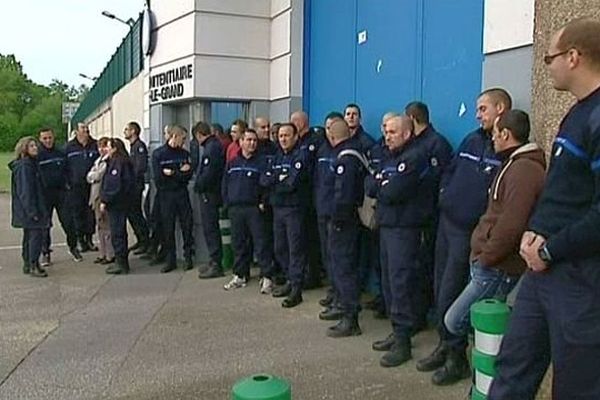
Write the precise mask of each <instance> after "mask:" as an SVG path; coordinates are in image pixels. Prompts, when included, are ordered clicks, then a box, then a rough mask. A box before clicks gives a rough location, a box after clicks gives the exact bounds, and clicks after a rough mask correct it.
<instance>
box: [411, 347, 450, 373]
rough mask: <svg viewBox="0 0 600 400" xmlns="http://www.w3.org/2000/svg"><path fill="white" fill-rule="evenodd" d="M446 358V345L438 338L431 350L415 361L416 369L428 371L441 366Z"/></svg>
mask: <svg viewBox="0 0 600 400" xmlns="http://www.w3.org/2000/svg"><path fill="white" fill-rule="evenodd" d="M447 358H448V347H447V346H446V343H444V342H443V341H441V340H440V342H439V343H438V345H437V347H436V348H435V350H433V352H432V353H431V354H430V355H428V356H427V357H425V358H424V359H422V360H419V361H417V371H421V372H430V371H435V370H436V369H438V368H440V367H442V366H443V365H444V364H445V363H446V359H447Z"/></svg>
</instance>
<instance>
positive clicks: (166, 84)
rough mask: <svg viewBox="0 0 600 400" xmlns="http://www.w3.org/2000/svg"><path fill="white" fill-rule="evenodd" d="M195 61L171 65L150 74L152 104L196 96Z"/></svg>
mask: <svg viewBox="0 0 600 400" xmlns="http://www.w3.org/2000/svg"><path fill="white" fill-rule="evenodd" d="M193 72H194V68H193V63H191V62H186V63H184V64H178V65H176V66H169V67H167V68H166V69H165V70H164V71H161V72H153V73H152V74H151V75H150V93H149V96H150V104H158V103H163V102H166V101H174V100H182V99H186V98H190V97H193V96H194V93H193V91H194V73H193Z"/></svg>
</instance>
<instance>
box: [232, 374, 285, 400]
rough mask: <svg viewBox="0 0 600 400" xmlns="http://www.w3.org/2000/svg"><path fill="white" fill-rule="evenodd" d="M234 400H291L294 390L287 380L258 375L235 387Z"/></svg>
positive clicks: (239, 382) (240, 382) (242, 381)
mask: <svg viewBox="0 0 600 400" xmlns="http://www.w3.org/2000/svg"><path fill="white" fill-rule="evenodd" d="M231 399H232V400H291V399H292V389H291V388H290V384H289V383H287V382H286V381H285V380H283V379H280V378H277V377H276V376H272V375H269V374H257V375H252V376H250V377H248V378H244V379H242V380H240V381H238V382H237V383H236V384H235V385H233V389H232V391H231Z"/></svg>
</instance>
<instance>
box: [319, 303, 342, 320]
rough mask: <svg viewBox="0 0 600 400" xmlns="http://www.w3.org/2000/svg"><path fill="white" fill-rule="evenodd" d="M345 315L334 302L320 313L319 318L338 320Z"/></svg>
mask: <svg viewBox="0 0 600 400" xmlns="http://www.w3.org/2000/svg"><path fill="white" fill-rule="evenodd" d="M343 316H344V312H343V311H342V310H341V309H340V308H339V307H338V306H337V304H332V305H331V306H329V307H327V308H326V309H324V310H323V311H321V312H320V313H319V319H322V320H323V321H337V320H339V319H341V318H342V317H343Z"/></svg>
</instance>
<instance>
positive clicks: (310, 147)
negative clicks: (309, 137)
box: [308, 144, 315, 152]
mask: <svg viewBox="0 0 600 400" xmlns="http://www.w3.org/2000/svg"><path fill="white" fill-rule="evenodd" d="M308 151H311V152H312V151H315V145H314V144H311V145H310V146H308Z"/></svg>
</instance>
